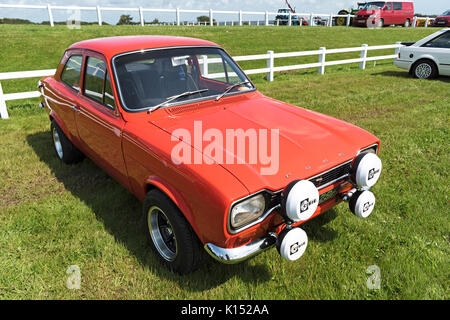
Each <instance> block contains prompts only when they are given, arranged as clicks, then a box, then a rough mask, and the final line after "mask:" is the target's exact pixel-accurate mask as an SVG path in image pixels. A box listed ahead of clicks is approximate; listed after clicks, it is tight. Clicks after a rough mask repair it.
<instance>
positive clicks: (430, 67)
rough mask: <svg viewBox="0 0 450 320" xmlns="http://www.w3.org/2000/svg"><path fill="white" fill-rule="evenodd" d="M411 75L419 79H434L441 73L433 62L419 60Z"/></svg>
mask: <svg viewBox="0 0 450 320" xmlns="http://www.w3.org/2000/svg"><path fill="white" fill-rule="evenodd" d="M411 73H412V75H413V76H414V77H415V78H417V79H434V78H436V77H437V76H438V73H439V72H438V69H437V67H436V64H435V63H434V62H433V61H431V60H419V61H417V62H416V63H415V64H414V65H413V67H412V68H411Z"/></svg>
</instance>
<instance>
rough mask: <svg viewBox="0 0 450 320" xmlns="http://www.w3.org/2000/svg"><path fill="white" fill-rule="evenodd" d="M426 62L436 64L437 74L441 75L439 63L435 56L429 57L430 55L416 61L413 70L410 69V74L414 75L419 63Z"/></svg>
mask: <svg viewBox="0 0 450 320" xmlns="http://www.w3.org/2000/svg"><path fill="white" fill-rule="evenodd" d="M426 60H428V61H431V62H432V63H433V64H434V66H435V67H436V70H437V72H438V75H439V62H438V61H436V59H435V58H434V57H433V56H431V55H428V54H427V55H423V56H420V57H419V58H418V59H417V60H416V61H414V62H413V63H412V64H411V68H409V73H410V74H412V72H413V70H414V68H415V67H416V65H417V64H418V63H419V62H421V61H426Z"/></svg>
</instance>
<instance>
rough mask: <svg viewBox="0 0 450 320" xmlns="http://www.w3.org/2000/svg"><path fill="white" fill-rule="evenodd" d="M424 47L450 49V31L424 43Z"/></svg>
mask: <svg viewBox="0 0 450 320" xmlns="http://www.w3.org/2000/svg"><path fill="white" fill-rule="evenodd" d="M424 47H428V48H446V49H450V31H447V32H445V33H444V34H442V35H440V36H439V37H437V38H434V39H433V40H431V41H428V42H427V43H426V44H424Z"/></svg>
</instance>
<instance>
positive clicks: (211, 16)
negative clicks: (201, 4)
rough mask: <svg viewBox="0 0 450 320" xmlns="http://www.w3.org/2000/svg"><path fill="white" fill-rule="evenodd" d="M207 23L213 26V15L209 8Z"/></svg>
mask: <svg viewBox="0 0 450 320" xmlns="http://www.w3.org/2000/svg"><path fill="white" fill-rule="evenodd" d="M209 25H210V26H213V25H214V17H213V10H212V9H209Z"/></svg>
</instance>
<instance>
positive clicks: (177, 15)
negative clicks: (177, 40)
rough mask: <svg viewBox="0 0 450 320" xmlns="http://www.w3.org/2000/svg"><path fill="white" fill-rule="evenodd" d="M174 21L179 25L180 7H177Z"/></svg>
mask: <svg viewBox="0 0 450 320" xmlns="http://www.w3.org/2000/svg"><path fill="white" fill-rule="evenodd" d="M176 21H177V26H179V25H180V8H177V11H176Z"/></svg>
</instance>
